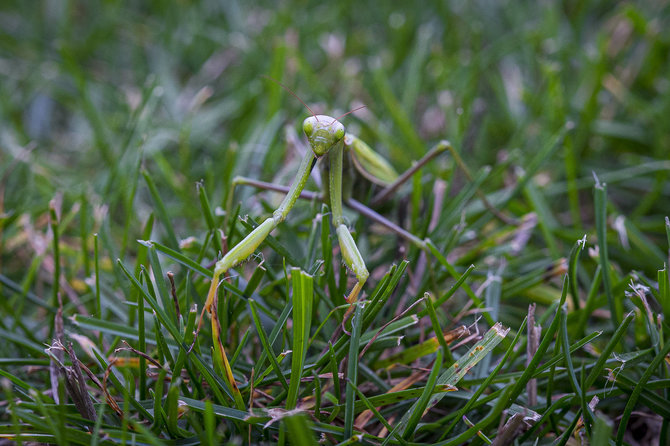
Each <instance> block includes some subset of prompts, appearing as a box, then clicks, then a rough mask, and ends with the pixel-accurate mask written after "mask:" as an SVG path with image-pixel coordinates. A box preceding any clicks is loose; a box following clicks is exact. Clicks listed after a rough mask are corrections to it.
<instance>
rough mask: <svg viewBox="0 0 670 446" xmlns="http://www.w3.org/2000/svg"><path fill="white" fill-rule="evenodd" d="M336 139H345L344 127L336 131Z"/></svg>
mask: <svg viewBox="0 0 670 446" xmlns="http://www.w3.org/2000/svg"><path fill="white" fill-rule="evenodd" d="M335 138H336V140H337V141H339V140H340V139H342V138H344V129H343V128H342V127H340V128H338V129H337V130H336V131H335Z"/></svg>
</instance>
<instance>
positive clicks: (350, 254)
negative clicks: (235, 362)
mask: <svg viewBox="0 0 670 446" xmlns="http://www.w3.org/2000/svg"><path fill="white" fill-rule="evenodd" d="M310 111H311V110H310ZM303 131H304V132H305V135H306V136H307V139H308V141H309V144H310V146H311V149H312V150H311V151H309V152H308V153H307V154H306V155H305V157H304V158H303V160H302V162H301V163H300V167H299V168H298V173H297V175H296V179H295V180H294V181H293V184H291V187H290V189H289V191H288V193H287V195H286V197H284V200H283V201H282V202H281V204H280V205H279V207H278V208H277V209H276V210H275V211H274V212H273V214H272V216H271V217H268V218H267V219H266V220H265V221H264V222H263V223H261V224H260V225H259V226H258V227H256V228H255V229H254V230H253V231H252V232H251V233H250V234H249V235H247V236H246V237H245V238H244V239H243V240H242V241H241V242H239V243H238V244H237V245H235V246H234V247H233V248H232V249H231V250H230V251H228V252H227V253H226V254H225V255H224V256H223V258H222V259H221V260H219V261H218V262H216V265H215V267H214V275H213V277H212V282H211V284H210V287H209V291H208V293H207V300H206V301H205V305H204V308H203V310H202V314H201V316H200V323H199V324H198V331H199V330H200V327H201V325H202V321H203V316H204V313H205V312H208V313H210V314H212V305H213V303H214V301H215V299H216V294H217V290H218V285H219V281H220V278H221V276H222V275H223V274H225V273H226V272H227V271H228V270H230V269H231V268H233V267H235V266H236V265H238V264H239V263H241V262H243V261H245V260H246V259H247V258H248V257H249V256H251V254H253V252H254V251H255V250H256V249H257V248H258V247H259V246H260V245H261V243H263V241H264V240H265V239H266V238H267V236H268V235H270V233H271V232H272V230H273V229H274V228H276V227H277V226H278V225H279V224H280V223H281V222H282V221H284V220H285V219H286V216H287V215H288V213H289V212H290V211H291V209H292V208H293V205H294V204H295V202H296V200H297V199H298V197H299V196H300V193H301V192H302V190H303V189H304V187H305V183H306V182H307V179H308V178H309V175H310V173H311V171H312V169H313V168H314V165H315V164H316V161H317V160H318V159H319V158H321V157H324V156H326V155H327V157H328V159H329V161H330V173H329V195H330V204H331V210H332V213H333V223H334V224H335V227H336V233H337V237H338V241H339V244H340V249H341V251H342V257H343V259H344V262H345V264H346V265H347V267H348V268H349V269H350V270H351V271H352V272H353V273H354V275H355V276H356V279H357V283H356V285H355V286H354V287H353V289H352V290H351V292H350V293H349V295H348V296H347V298H346V300H347V302H348V303H354V302H355V301H356V300H357V299H358V295H359V294H360V291H361V289H362V288H363V285H364V284H365V282H366V280H367V278H368V276H369V273H368V270H367V267H366V266H365V262H364V261H363V257H362V256H361V254H360V252H359V250H358V247H357V246H356V243H355V242H354V239H353V238H352V236H351V233H350V232H349V229H348V228H347V226H346V224H345V222H344V216H343V212H342V155H343V151H344V141H343V140H344V136H345V130H344V125H342V123H341V122H340V121H338V120H337V119H336V118H333V117H330V116H325V115H312V116H310V117H308V118H307V119H305V121H304V122H303Z"/></svg>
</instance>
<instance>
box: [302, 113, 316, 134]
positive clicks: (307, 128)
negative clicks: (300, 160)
mask: <svg viewBox="0 0 670 446" xmlns="http://www.w3.org/2000/svg"><path fill="white" fill-rule="evenodd" d="M302 130H303V131H304V132H305V135H307V137H309V136H311V135H312V132H314V124H313V123H312V121H311V120H310V119H309V118H307V119H305V121H304V122H303V123H302Z"/></svg>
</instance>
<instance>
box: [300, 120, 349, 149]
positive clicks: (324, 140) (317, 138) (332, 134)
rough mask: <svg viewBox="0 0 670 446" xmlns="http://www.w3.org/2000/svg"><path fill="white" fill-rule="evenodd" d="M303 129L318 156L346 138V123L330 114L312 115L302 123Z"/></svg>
mask: <svg viewBox="0 0 670 446" xmlns="http://www.w3.org/2000/svg"><path fill="white" fill-rule="evenodd" d="M302 129H303V130H304V131H305V135H306V136H307V139H308V140H309V145H310V146H311V147H312V151H313V152H314V155H316V156H317V157H320V156H323V155H325V154H326V153H328V151H329V150H330V148H331V147H333V146H334V145H335V144H337V143H338V142H340V141H341V140H342V138H344V125H342V123H341V122H340V121H338V120H337V119H335V118H331V117H330V116H325V115H314V116H310V117H309V118H307V119H305V121H304V122H303V123H302Z"/></svg>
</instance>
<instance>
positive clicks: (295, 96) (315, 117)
mask: <svg viewBox="0 0 670 446" xmlns="http://www.w3.org/2000/svg"><path fill="white" fill-rule="evenodd" d="M261 77H263V78H265V79H268V80H271V81H272V82H274V83H275V84H277V85H279V86H280V87H282V88H283V89H284V90H286V91H288V92H289V93H291V95H292V96H293V97H294V98H296V99H297V100H299V101H300V103H301V104H302V105H304V106H305V108H306V109H307V110H309V112H310V113H311V114H312V116H314V119H316V121H317V122H318V121H319V118H318V117H317V116H316V113H314V112H313V111H312V109H311V108H309V105H307V104H305V101H303V100H302V99H300V96H298V95H297V94H295V93H294V92H293V90H291V89H290V88H288V87H287V86H286V85H284V84H282V83H281V82H279V81H278V80H277V79H274V78H272V77H270V76H267V75H265V74H261Z"/></svg>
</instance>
